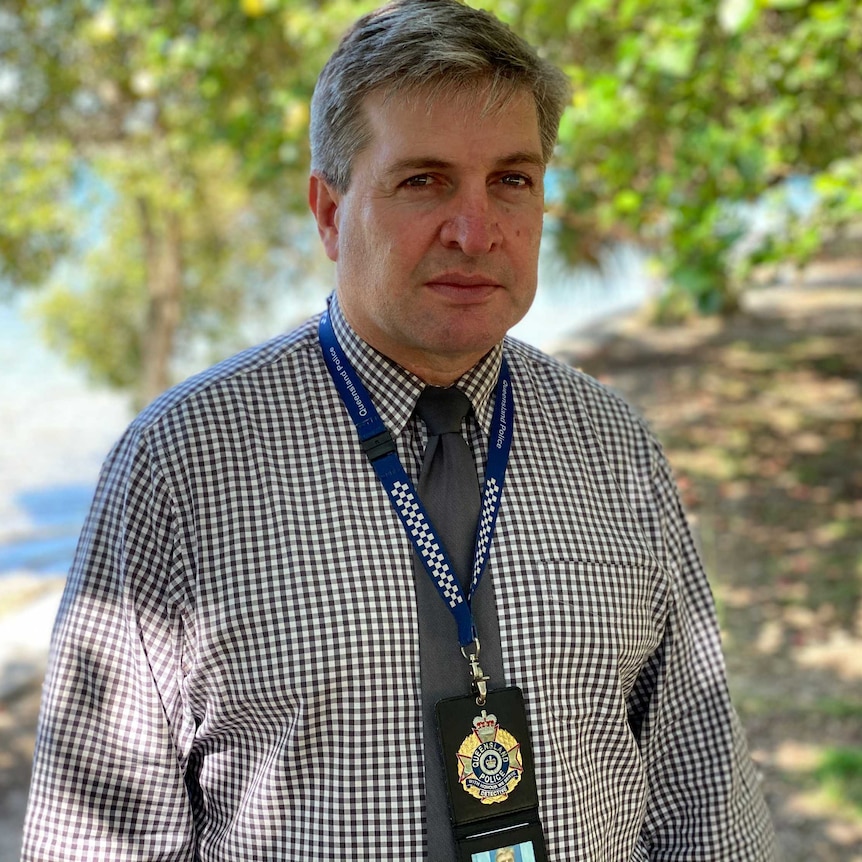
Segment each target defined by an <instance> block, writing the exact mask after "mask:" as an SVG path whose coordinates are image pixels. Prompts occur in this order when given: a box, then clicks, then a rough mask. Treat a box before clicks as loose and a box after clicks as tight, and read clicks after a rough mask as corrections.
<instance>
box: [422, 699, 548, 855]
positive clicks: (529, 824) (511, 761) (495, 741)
mask: <svg viewBox="0 0 862 862" xmlns="http://www.w3.org/2000/svg"><path fill="white" fill-rule="evenodd" d="M476 700H477V698H476V696H475V694H472V695H468V696H465V697H453V698H447V699H446V700H441V701H440V702H439V703H438V704H437V710H436V711H437V728H438V731H439V734H440V744H441V747H442V752H443V769H444V772H445V775H446V787H447V790H448V795H449V813H450V815H451V818H452V828H453V830H454V835H455V843H456V846H457V848H458V860H459V862H475V854H476V853H479V852H485V851H491V850H494V849H496V848H500V847H509V846H515V845H519V844H520V843H523V842H529V844H530V845H531V847H532V848H533V858H534V859H535V860H536V862H547V853H546V850H545V839H544V836H543V835H542V824H541V821H540V820H539V798H538V794H537V792H536V774H535V767H534V764H533V749H532V745H531V742H530V730H529V727H528V724H527V714H526V710H525V707H524V696H523V694H522V693H521V690H520V689H519V688H517V687H515V686H509V687H507V688H497V689H491V690H489V691H488V692H487V698H486V699H485V703H484V704H477V702H476ZM477 713H478V715H477ZM468 728H472V730H471V732H470V733H469V734H468V735H467V736H466V737H465V736H464V731H465V730H467V729H468Z"/></svg>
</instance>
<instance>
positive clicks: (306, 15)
mask: <svg viewBox="0 0 862 862" xmlns="http://www.w3.org/2000/svg"><path fill="white" fill-rule="evenodd" d="M361 5H362V4H357V3H353V2H346V0H331V2H324V3H320V4H294V3H291V4H278V3H274V2H267V0H259V2H252V0H243V2H236V0H216V2H204V0H183V2H179V3H169V2H166V0H162V2H155V3H153V2H149V0H133V2H130V0H122V2H121V0H104V2H100V3H93V2H88V0H13V2H11V3H9V4H6V5H5V6H4V9H3V11H2V12H0V52H2V57H3V61H2V64H0V109H2V113H0V133H2V137H3V142H4V146H3V149H2V151H0V180H2V181H3V188H4V192H6V193H5V194H4V195H3V197H2V198H0V267H2V269H0V276H2V277H3V278H4V279H5V280H6V282H7V283H9V284H11V285H13V286H22V285H28V284H29V285H34V284H35V285H44V284H45V282H46V281H47V280H49V277H52V276H53V281H54V283H53V285H52V289H51V292H50V293H49V295H48V297H47V298H46V300H45V302H44V304H43V310H44V312H45V314H46V321H47V325H48V330H49V335H50V338H51V340H52V342H53V343H54V344H55V345H57V346H60V347H61V348H62V349H63V350H64V351H65V353H66V355H67V356H68V357H69V358H70V359H72V360H73V361H77V362H80V363H82V364H84V365H85V366H86V367H87V368H88V369H89V371H90V372H91V373H92V374H93V375H94V376H95V377H96V378H97V379H100V380H103V381H106V382H109V383H113V384H116V385H122V386H130V385H134V386H135V387H136V388H137V390H138V393H139V398H140V400H146V399H148V398H150V397H152V396H153V395H155V394H156V393H157V392H158V391H160V390H161V389H163V388H164V387H165V386H166V385H168V383H169V382H170V375H171V372H170V367H169V363H168V360H169V359H170V358H171V357H172V356H173V355H174V354H176V352H177V349H178V345H181V344H183V343H188V342H189V341H191V340H194V339H195V337H197V336H201V335H206V336H213V335H214V334H217V333H224V332H227V331H229V329H230V324H231V322H233V321H235V319H236V316H237V314H238V313H239V311H240V309H241V308H242V307H243V306H244V304H245V303H246V302H247V301H248V297H249V294H251V296H252V298H253V299H255V300H256V301H260V300H261V296H260V288H262V287H263V286H270V287H271V285H272V279H273V272H274V268H275V265H276V262H278V264H279V265H280V266H281V265H283V263H284V260H285V258H286V259H287V261H288V263H289V264H290V265H292V269H293V270H294V271H295V270H296V269H297V268H301V267H302V266H303V265H304V263H305V261H304V255H305V250H304V249H303V248H302V247H301V246H299V245H298V244H297V243H295V242H294V236H293V231H294V228H295V219H294V218H292V213H296V212H297V211H298V210H299V209H300V208H301V207H302V206H304V197H305V193H304V187H305V181H306V180H305V176H306V168H307V161H308V152H307V118H308V111H307V104H308V101H309V98H310V94H311V91H312V88H313V85H314V81H315V79H316V75H317V71H318V69H319V68H320V66H321V65H322V63H323V62H324V60H325V57H326V56H327V55H328V53H329V50H330V46H331V44H332V43H333V41H334V39H335V38H336V35H337V34H339V33H340V32H341V31H342V30H343V28H344V27H345V26H346V24H347V22H348V21H349V20H351V19H352V18H353V17H354V16H355V14H357V11H360V7H361ZM366 5H367V4H366ZM94 187H95V188H96V189H97V190H99V189H101V190H106V191H105V193H104V194H103V195H102V196H101V200H99V201H97V202H96V203H97V206H95V207H94V209H95V210H96V211H97V212H99V211H102V210H104V212H101V215H100V216H99V218H97V219H94V217H93V216H92V215H89V214H88V212H87V209H88V208H87V206H86V205H82V202H81V201H80V199H79V198H80V194H81V190H82V189H93V188H94ZM94 234H95V235H99V236H100V237H101V241H100V242H99V243H98V245H97V247H95V248H93V235H94ZM60 261H64V262H65V264H66V265H64V266H63V267H61V268H59V269H57V264H58V263H59V262H60ZM70 264H76V265H70ZM292 274H293V272H292V271H291V267H290V266H289V267H288V271H287V272H282V278H283V280H287V279H288V278H289V277H290V276H291V275H292ZM76 275H77V276H78V277H77V281H78V283H77V284H73V283H71V282H72V281H73V280H75V276H76ZM256 288H257V289H256Z"/></svg>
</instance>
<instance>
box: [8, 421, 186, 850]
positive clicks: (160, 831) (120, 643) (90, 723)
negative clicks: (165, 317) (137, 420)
mask: <svg viewBox="0 0 862 862" xmlns="http://www.w3.org/2000/svg"><path fill="white" fill-rule="evenodd" d="M173 508H174V507H173V506H172V501H171V496H170V494H169V492H168V490H167V488H166V487H165V483H164V482H162V481H161V479H160V476H159V473H158V471H157V470H156V469H155V468H154V466H153V464H152V459H151V458H150V456H149V452H148V448H147V446H146V443H145V440H144V438H143V436H142V435H139V434H136V433H134V432H133V431H132V432H129V433H128V435H127V437H126V438H124V439H123V440H122V441H121V442H120V444H118V446H117V447H116V449H115V450H114V452H113V453H112V454H111V455H110V456H109V459H108V461H107V462H106V465H105V467H104V468H103V471H102V476H101V478H100V481H99V485H98V488H97V491H96V496H95V499H94V501H93V504H92V507H91V510H90V513H89V515H88V518H87V521H86V523H85V526H84V529H83V532H82V534H81V538H80V541H79V544H78V549H77V552H76V555H75V559H74V562H73V565H72V569H71V571H70V574H69V579H68V581H67V586H66V590H65V593H64V596H63V599H62V602H61V605H60V610H59V614H58V617H57V621H56V623H55V627H54V633H53V637H52V645H51V657H50V661H49V668H48V674H47V677H46V681H45V688H44V692H43V701H42V711H41V714H40V718H39V725H38V731H37V741H36V752H35V758H34V768H33V778H32V784H31V790H30V799H29V804H28V811H27V817H26V823H25V831H24V845H23V854H22V860H23V862H36V860H38V862H48V860H66V862H69V860H82V862H83V860H94V859H99V860H144V859H146V860H191V859H193V858H194V829H193V818H192V811H191V804H190V801H189V795H188V793H187V792H186V787H185V781H184V774H183V772H184V769H183V762H182V756H181V754H180V751H179V748H178V730H177V729H178V728H179V727H180V726H181V720H180V719H181V707H180V703H181V698H180V696H179V695H180V679H181V669H182V650H183V640H184V634H183V616H184V615H183V610H182V608H183V603H184V599H183V596H182V594H181V588H180V587H177V586H175V585H176V584H178V583H180V580H179V578H178V577H177V573H178V572H179V570H180V568H181V565H180V556H181V555H180V553H179V552H178V550H177V545H178V543H177V541H176V536H175V528H174V518H173Z"/></svg>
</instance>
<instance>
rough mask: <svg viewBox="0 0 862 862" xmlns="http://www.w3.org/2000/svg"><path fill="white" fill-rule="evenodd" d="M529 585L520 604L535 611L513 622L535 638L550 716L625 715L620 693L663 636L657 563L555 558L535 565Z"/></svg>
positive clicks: (664, 586) (662, 586)
mask: <svg viewBox="0 0 862 862" xmlns="http://www.w3.org/2000/svg"><path fill="white" fill-rule="evenodd" d="M527 591H528V592H532V593H534V595H533V596H532V597H530V596H526V597H525V598H527V602H526V603H522V602H519V604H520V606H521V607H522V608H523V607H531V608H533V609H534V611H533V613H531V614H530V615H529V617H528V618H527V619H524V618H523V617H522V619H521V620H520V625H519V628H520V629H521V631H522V632H523V634H524V635H525V636H526V638H528V639H529V640H531V641H532V642H533V643H534V644H541V648H540V649H541V655H540V656H536V657H535V662H536V665H534V668H533V671H534V673H535V672H538V673H539V674H540V675H541V676H542V677H543V678H542V679H541V680H540V684H541V685H542V686H543V688H544V690H545V692H546V697H547V704H548V706H549V707H550V710H551V713H552V715H553V717H554V719H555V720H558V721H563V722H569V721H575V720H578V719H579V718H582V717H585V716H590V717H591V718H593V719H597V718H605V719H607V720H610V721H619V720H620V719H624V718H625V701H626V698H627V697H628V696H629V694H630V693H631V690H632V688H633V686H634V684H635V682H636V680H637V678H638V675H639V674H640V672H641V670H642V669H643V667H644V665H645V664H646V662H647V661H648V660H649V658H650V657H651V656H652V655H653V653H655V651H656V650H657V649H658V647H659V646H660V644H661V641H662V638H663V634H664V624H665V619H666V615H667V605H668V595H669V588H668V578H667V577H666V576H665V574H664V572H663V571H662V570H661V569H660V567H658V566H652V567H632V566H620V565H615V564H612V563H606V562H592V561H584V560H553V561H548V562H545V563H543V564H542V565H541V566H540V567H539V569H538V571H536V572H535V573H534V576H533V577H531V578H530V585H529V587H528V590H527ZM530 628H534V630H533V631H530V630H529V629H530ZM525 629H526V631H525Z"/></svg>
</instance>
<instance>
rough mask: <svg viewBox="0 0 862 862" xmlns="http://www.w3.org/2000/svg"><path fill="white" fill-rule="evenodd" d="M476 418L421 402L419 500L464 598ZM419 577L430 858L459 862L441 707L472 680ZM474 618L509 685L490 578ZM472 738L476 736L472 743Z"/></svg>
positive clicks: (487, 661)
mask: <svg viewBox="0 0 862 862" xmlns="http://www.w3.org/2000/svg"><path fill="white" fill-rule="evenodd" d="M469 410H470V400H469V399H468V398H467V396H466V395H464V393H463V392H460V391H459V390H457V389H454V388H451V389H441V388H439V387H436V386H428V387H426V388H425V390H424V391H423V392H422V395H420V396H419V400H418V401H417V402H416V413H417V415H418V416H419V417H420V418H421V419H422V421H423V422H424V423H425V426H426V428H427V429H428V445H427V447H426V449H425V457H424V459H423V462H422V472H421V474H420V476H419V496H420V497H421V499H422V503H423V504H424V506H425V508H426V510H427V511H428V515H429V516H430V518H431V522H432V524H433V526H434V531H435V533H436V534H437V538H438V539H439V540H440V541H441V542H442V543H443V546H444V547H445V548H446V551H447V553H448V555H449V559H450V561H451V563H452V565H453V566H454V568H455V574H456V576H457V577H458V579H459V580H460V582H461V585H462V587H463V588H464V592H465V593H467V592H468V590H469V586H470V580H471V578H472V576H473V554H474V543H475V538H476V524H477V522H478V519H479V510H480V507H481V499H480V493H479V480H478V477H477V474H476V462H475V460H474V458H473V453H472V452H471V451H470V447H469V446H468V445H467V442H466V441H465V440H464V438H463V437H462V436H461V421H462V420H463V419H464V417H465V416H466V415H467V413H468V412H469ZM414 570H415V576H416V577H415V580H416V600H417V607H418V613H419V655H420V671H421V674H422V719H423V729H424V733H425V813H426V822H427V825H428V858H429V859H431V860H434V862H444V860H454V859H455V845H454V841H453V839H452V830H451V826H450V824H449V810H448V805H447V802H446V785H445V778H444V775H443V763H442V760H441V757H440V751H439V744H438V742H437V725H436V720H435V717H434V705H435V704H436V703H437V701H438V700H440V699H441V698H444V697H454V696H456V695H464V694H467V693H468V692H469V691H470V683H469V673H468V665H467V661H466V660H465V659H464V657H463V656H462V655H461V650H460V647H459V645H458V633H457V628H456V626H455V621H454V619H453V618H452V615H451V613H450V612H449V609H448V608H447V606H446V605H445V604H444V602H443V600H442V599H441V598H440V594H439V593H438V592H437V589H436V587H435V586H434V584H433V583H432V582H431V579H430V578H429V577H428V574H427V572H426V571H425V569H424V568H423V566H422V563H421V562H420V561H419V558H418V557H417V556H414ZM473 614H474V619H475V622H476V626H477V630H478V631H479V632H480V636H481V639H482V655H481V664H482V667H483V668H484V669H485V671H486V673H489V674H490V676H491V677H492V684H493V685H498V686H499V685H502V684H503V671H502V658H501V656H500V633H499V624H498V622H497V612H496V606H495V603H494V593H493V589H492V587H491V584H490V578H489V577H488V576H487V575H486V576H485V577H484V578H483V580H482V584H481V586H480V589H479V590H478V591H477V594H476V596H475V597H474V600H473ZM467 732H469V728H467V730H466V731H465V735H466V733H467Z"/></svg>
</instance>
